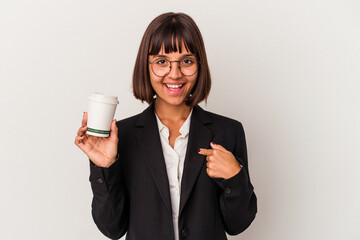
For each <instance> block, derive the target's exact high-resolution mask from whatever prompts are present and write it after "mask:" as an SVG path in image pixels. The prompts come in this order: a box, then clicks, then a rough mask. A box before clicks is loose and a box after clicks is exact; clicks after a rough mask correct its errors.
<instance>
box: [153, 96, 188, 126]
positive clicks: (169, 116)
mask: <svg viewBox="0 0 360 240" xmlns="http://www.w3.org/2000/svg"><path fill="white" fill-rule="evenodd" d="M155 112H156V114H157V115H158V117H159V118H160V120H168V121H171V122H177V121H179V120H184V119H186V118H187V117H188V116H189V114H190V112H191V107H190V106H187V105H186V104H185V103H183V104H181V105H169V104H166V103H163V102H161V101H157V100H156V101H155Z"/></svg>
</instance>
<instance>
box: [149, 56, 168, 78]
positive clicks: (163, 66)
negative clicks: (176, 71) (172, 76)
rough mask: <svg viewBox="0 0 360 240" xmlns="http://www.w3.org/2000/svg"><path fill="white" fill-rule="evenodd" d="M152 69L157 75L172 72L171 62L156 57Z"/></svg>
mask: <svg viewBox="0 0 360 240" xmlns="http://www.w3.org/2000/svg"><path fill="white" fill-rule="evenodd" d="M151 65H152V70H153V72H154V73H155V75H157V76H160V77H162V76H165V75H166V74H168V73H169V72H170V62H169V61H166V60H164V59H155V60H154V61H153V63H152V64H151Z"/></svg>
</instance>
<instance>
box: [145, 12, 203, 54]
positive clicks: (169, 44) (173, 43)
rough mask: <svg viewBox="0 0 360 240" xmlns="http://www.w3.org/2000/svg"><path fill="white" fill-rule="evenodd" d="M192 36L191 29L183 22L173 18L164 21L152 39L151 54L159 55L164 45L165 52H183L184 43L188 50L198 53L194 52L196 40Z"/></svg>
mask: <svg viewBox="0 0 360 240" xmlns="http://www.w3.org/2000/svg"><path fill="white" fill-rule="evenodd" d="M191 36H192V35H191V33H190V31H187V30H186V28H185V27H184V26H183V25H182V24H180V23H179V22H178V21H177V20H176V19H175V18H173V19H172V21H168V22H165V23H163V24H162V26H160V27H159V28H158V29H157V31H155V32H154V34H153V36H152V39H151V40H150V46H149V49H150V51H149V55H157V54H158V53H159V52H160V50H161V49H162V47H163V49H164V50H165V53H172V52H179V53H181V52H182V51H183V49H182V44H183V43H184V46H185V49H186V51H188V52H190V53H193V54H196V55H198V54H197V53H195V52H194V40H193V39H192V37H191Z"/></svg>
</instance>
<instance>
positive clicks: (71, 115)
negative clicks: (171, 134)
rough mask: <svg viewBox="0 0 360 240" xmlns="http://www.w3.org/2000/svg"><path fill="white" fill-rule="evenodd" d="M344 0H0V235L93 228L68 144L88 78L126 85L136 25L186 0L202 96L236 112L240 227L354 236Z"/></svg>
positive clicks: (350, 11)
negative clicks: (241, 134)
mask: <svg viewBox="0 0 360 240" xmlns="http://www.w3.org/2000/svg"><path fill="white" fill-rule="evenodd" d="M359 10H360V2H359V1H357V0H332V1H328V0H317V1H316V0H311V1H310V0H302V1H300V0H298V1H293V0H290V1H289V0H287V1H286V0H272V1H268V0H254V1H245V0H240V1H239V0H237V1H224V2H221V1H209V0H206V1H205V0H204V1H195V0H193V1H186V0H183V1H160V0H151V1H143V2H141V3H140V1H121V0H111V1H110V0H103V1H100V0H97V1H96V0H82V1H81V0H62V1H54V0H42V1H41V0H29V1H25V0H23V1H19V0H11V1H1V3H0V80H1V88H0V107H1V109H0V112H1V116H0V126H1V127H0V136H1V138H0V147H1V149H0V153H1V155H0V156H1V158H0V161H1V174H0V189H1V197H0V238H1V239H41V240H42V239H56V240H57V239H59V240H60V239H61V240H63V239H70V240H72V239H74V240H82V239H84V240H89V239H94V240H95V239H107V238H106V237H104V236H103V235H102V234H101V233H100V232H99V231H98V230H97V228H96V226H95V224H94V223H93V220H92V217H91V212H90V209H91V198H92V193H91V189H90V184H89V181H88V177H89V166H88V159H87V158H86V156H85V155H84V154H83V153H82V152H81V151H80V150H79V149H78V148H77V147H76V146H75V145H74V143H73V142H74V138H75V135H76V132H77V129H78V128H79V127H80V124H81V118H82V114H83V112H84V111H86V108H87V96H88V95H89V94H90V93H91V92H93V91H101V92H104V93H107V94H113V95H117V96H119V100H120V104H119V106H118V108H117V112H116V118H117V119H122V118H125V117H128V116H131V115H133V114H137V113H139V112H140V111H142V110H143V109H145V108H146V107H147V104H141V102H139V101H138V100H136V99H135V98H134V97H133V95H132V89H131V77H132V71H133V66H134V62H135V57H136V54H137V50H138V47H139V44H140V40H141V37H142V35H143V33H144V31H145V29H146V27H147V25H148V24H149V23H150V21H151V20H152V19H153V18H155V17H156V16H158V15H159V14H161V13H163V12H168V11H175V12H179V11H180V12H185V13H187V14H189V15H190V16H191V17H193V19H194V20H195V21H196V23H197V24H198V26H199V28H200V30H201V32H202V34H203V38H204V41H205V46H206V49H207V54H208V59H209V64H210V67H211V68H210V69H211V73H212V78H213V86H212V91H211V94H210V97H209V100H208V104H207V106H205V105H204V104H201V106H202V107H204V108H205V109H207V110H209V111H212V112H216V113H218V114H222V115H225V116H228V117H231V118H235V119H237V120H239V121H241V122H242V123H243V125H244V127H245V132H246V137H247V144H248V153H249V166H250V174H251V179H252V182H253V185H254V186H255V191H256V194H257V196H258V214H257V217H256V219H255V221H254V222H253V224H252V225H251V226H250V227H249V228H248V229H247V230H246V231H245V232H244V233H242V234H240V235H238V236H236V237H230V239H239V240H241V239H244V240H245V239H247V240H275V239H276V240H304V239H307V240H308V239H310V240H317V239H326V240H338V239H346V240H350V239H351V240H355V239H360V232H359V230H358V228H359V224H360V220H359V219H360V207H359V203H360V187H359V183H360V176H359V173H358V172H359V170H360V161H359V160H360V158H359V156H360V151H359V150H360V146H359V145H360V144H359V143H360V141H359V140H360V139H359V136H360V128H359V123H360V106H359V105H360V96H359V95H360V94H359V90H360V84H359V80H360V64H359V63H360V47H359V46H360V44H359V43H360V14H359V12H360V11H359Z"/></svg>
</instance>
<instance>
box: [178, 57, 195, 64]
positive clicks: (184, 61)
mask: <svg viewBox="0 0 360 240" xmlns="http://www.w3.org/2000/svg"><path fill="white" fill-rule="evenodd" d="M194 62H195V60H194V59H191V58H185V59H183V60H182V61H181V63H182V64H184V65H192V64H193V63H194Z"/></svg>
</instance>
